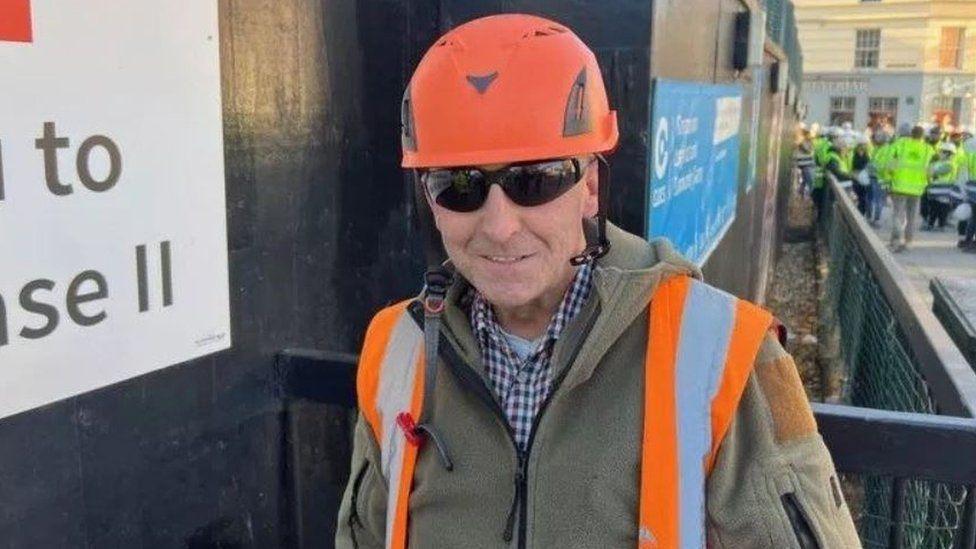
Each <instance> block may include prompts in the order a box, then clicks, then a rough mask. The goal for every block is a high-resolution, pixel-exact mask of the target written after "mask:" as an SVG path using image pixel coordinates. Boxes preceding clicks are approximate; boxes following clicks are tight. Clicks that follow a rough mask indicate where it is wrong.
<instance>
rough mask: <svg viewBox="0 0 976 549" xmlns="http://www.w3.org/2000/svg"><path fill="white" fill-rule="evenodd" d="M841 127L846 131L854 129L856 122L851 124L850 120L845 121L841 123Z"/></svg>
mask: <svg viewBox="0 0 976 549" xmlns="http://www.w3.org/2000/svg"><path fill="white" fill-rule="evenodd" d="M840 127H841V128H843V130H844V131H845V132H850V131H854V124H851V123H850V122H844V123H843V124H841V125H840Z"/></svg>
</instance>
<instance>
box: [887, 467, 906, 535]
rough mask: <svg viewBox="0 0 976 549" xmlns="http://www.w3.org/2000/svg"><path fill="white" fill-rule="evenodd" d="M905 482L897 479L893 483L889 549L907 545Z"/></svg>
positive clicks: (901, 478) (902, 479)
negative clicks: (904, 522)
mask: <svg viewBox="0 0 976 549" xmlns="http://www.w3.org/2000/svg"><path fill="white" fill-rule="evenodd" d="M905 482H907V481H906V480H905V479H904V478H903V477H896V478H895V479H894V480H893V481H892V483H891V517H890V518H891V527H890V529H889V530H888V547H889V549H901V548H902V547H903V546H904V543H905V529H904V527H903V526H904V525H903V524H902V522H903V521H904V520H905Z"/></svg>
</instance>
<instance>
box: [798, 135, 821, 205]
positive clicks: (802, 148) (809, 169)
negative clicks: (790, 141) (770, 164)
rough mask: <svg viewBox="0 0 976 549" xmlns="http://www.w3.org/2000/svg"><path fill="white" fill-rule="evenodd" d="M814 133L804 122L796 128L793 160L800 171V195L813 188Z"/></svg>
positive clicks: (805, 194) (804, 194)
mask: <svg viewBox="0 0 976 549" xmlns="http://www.w3.org/2000/svg"><path fill="white" fill-rule="evenodd" d="M815 138H816V135H815V134H813V132H812V131H811V130H809V129H807V127H806V125H805V124H801V126H800V127H799V128H797V133H796V140H795V143H794V145H795V147H794V149H793V162H794V165H795V166H796V168H797V169H798V170H799V171H800V195H801V196H807V194H808V193H809V192H810V190H811V189H812V188H813V181H814V166H815V165H816V164H815V163H814V160H813V140H814V139H815Z"/></svg>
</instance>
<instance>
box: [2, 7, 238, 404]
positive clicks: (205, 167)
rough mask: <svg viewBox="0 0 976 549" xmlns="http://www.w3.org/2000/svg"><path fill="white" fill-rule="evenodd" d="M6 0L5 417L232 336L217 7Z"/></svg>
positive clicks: (214, 347)
mask: <svg viewBox="0 0 976 549" xmlns="http://www.w3.org/2000/svg"><path fill="white" fill-rule="evenodd" d="M10 5H17V6H18V7H17V8H15V9H11V8H3V7H2V6H0V17H3V16H4V15H5V14H4V9H8V10H10V11H9V13H7V14H6V15H8V16H11V17H12V16H16V17H17V18H18V22H17V23H16V25H20V22H19V20H20V18H23V23H24V25H25V26H23V27H21V28H20V29H19V30H18V29H14V30H13V31H10V32H8V34H7V35H6V36H4V35H3V33H0V68H2V69H0V70H2V74H3V76H2V77H0V78H2V85H0V417H4V416H8V415H11V414H14V413H17V412H20V411H24V410H28V409H30V408H34V407H37V406H40V405H43V404H46V403H49V402H53V401H55V400H59V399H62V398H65V397H68V396H71V395H75V394H78V393H82V392H85V391H89V390H91V389H95V388H98V387H102V386H105V385H108V384H111V383H115V382H118V381H121V380H124V379H127V378H130V377H133V376H136V375H139V374H143V373H146V372H149V371H151V370H154V369H158V368H163V367H166V366H169V365H172V364H176V363H179V362H184V361H186V360H189V359H192V358H195V357H199V356H202V355H205V354H208V353H212V352H215V351H219V350H221V349H226V348H228V347H229V346H230V344H231V338H230V313H229V304H228V281H227V229H226V221H225V219H226V211H225V206H224V166H223V157H224V151H223V130H222V121H221V102H220V62H219V50H218V44H219V41H218V35H217V3H216V2H213V1H198V0H159V1H157V2H152V3H151V4H147V3H145V2H133V1H131V0H101V1H99V2H91V1H87V0H30V1H29V0H13V1H12V4H10ZM21 7H23V8H25V9H20V8H21ZM11 14H14V15H11ZM8 21H9V19H8ZM26 25H29V27H27V26H26ZM8 28H13V26H9V25H8ZM25 30H27V31H29V32H24V31H25Z"/></svg>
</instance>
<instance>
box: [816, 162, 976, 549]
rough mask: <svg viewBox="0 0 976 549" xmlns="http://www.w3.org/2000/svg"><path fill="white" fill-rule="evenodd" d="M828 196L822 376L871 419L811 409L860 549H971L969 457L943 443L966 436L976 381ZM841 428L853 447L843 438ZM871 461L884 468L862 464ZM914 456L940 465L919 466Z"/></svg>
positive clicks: (840, 196) (850, 210) (866, 231)
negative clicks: (841, 478)
mask: <svg viewBox="0 0 976 549" xmlns="http://www.w3.org/2000/svg"><path fill="white" fill-rule="evenodd" d="M827 197H828V204H827V205H826V207H827V210H826V211H825V216H824V218H823V221H822V223H821V226H820V228H821V235H822V236H823V237H824V238H825V240H826V248H827V252H828V254H829V258H828V268H829V274H828V276H827V279H826V292H825V297H824V299H823V302H822V304H821V319H820V322H821V334H822V340H823V343H824V349H825V353H824V354H825V355H826V358H825V360H824V363H825V368H823V371H824V372H825V377H827V378H828V379H833V380H835V381H836V382H837V383H838V384H839V385H840V387H839V388H840V394H841V397H842V398H841V400H842V402H844V403H845V404H848V405H851V406H854V407H861V408H863V409H871V410H860V411H858V410H857V409H856V408H850V407H846V408H844V407H842V408H823V407H818V408H817V410H818V412H819V413H820V414H821V415H823V414H827V412H828V411H829V412H830V414H827V415H824V416H823V417H821V431H822V433H823V434H824V438H825V440H826V441H827V444H828V447H830V449H831V453H832V454H833V456H834V458H835V460H836V461H837V464H838V469H839V470H840V471H842V472H845V473H850V476H848V478H847V481H848V482H847V485H846V487H847V489H848V492H849V494H848V497H849V499H853V500H855V503H856V505H855V506H854V507H855V508H857V509H858V511H857V512H856V517H855V518H856V520H857V522H858V529H859V533H860V535H861V539H862V542H863V543H864V546H865V547H892V548H902V547H913V548H915V547H917V548H925V549H928V548H943V547H944V548H955V547H965V548H966V549H972V548H973V543H974V542H973V536H974V529H976V520H974V511H976V508H974V503H976V502H974V497H976V491H974V488H976V475H973V474H972V472H971V471H969V469H971V463H969V462H971V461H973V456H974V455H976V454H972V453H968V454H967V453H964V452H963V451H962V450H963V447H962V446H954V443H955V441H954V440H953V437H955V436H957V435H958V433H959V432H961V431H958V430H954V429H956V428H962V429H963V431H964V430H965V429H966V428H968V429H976V420H974V419H971V418H973V417H974V411H976V374H974V373H973V371H972V369H970V367H969V365H968V364H967V363H966V360H965V358H964V357H963V356H962V354H961V353H960V352H959V350H958V348H957V347H956V346H955V344H954V343H953V342H952V341H951V339H950V338H949V336H948V334H947V333H946V331H945V330H944V329H943V328H942V326H941V325H940V324H939V322H938V320H937V319H936V318H935V316H934V314H933V313H932V312H931V311H929V310H928V309H927V308H926V306H925V304H924V302H923V301H922V298H921V296H919V295H918V294H917V293H916V291H915V290H914V288H913V286H912V285H911V283H910V282H909V280H908V278H907V276H906V275H905V274H904V272H903V271H902V269H901V268H900V267H899V266H898V265H897V263H896V261H895V260H894V258H893V257H892V256H891V254H890V253H889V252H888V250H887V248H886V247H885V246H884V243H883V242H882V241H881V239H879V238H878V237H877V235H875V233H874V231H873V230H872V229H871V227H870V226H869V225H868V224H867V222H866V221H865V220H864V219H863V218H862V216H861V215H860V214H859V213H858V211H857V209H856V208H855V206H854V204H853V202H852V200H851V198H850V196H849V195H848V194H847V192H846V191H844V190H843V189H842V188H841V187H840V186H839V185H838V184H837V182H836V181H835V180H833V179H831V180H830V183H829V192H828V193H827ZM825 385H830V383H825ZM948 416H958V417H948ZM963 418H966V419H963ZM960 422H961V423H960ZM920 424H924V425H925V426H926V429H921V430H919V429H917V426H918V425H920ZM864 425H867V426H869V427H868V428H865V429H863V432H860V431H859V430H858V429H856V427H857V426H864ZM848 429H849V430H850V431H851V432H857V433H860V434H859V436H858V437H856V438H850V436H849V434H848V433H847V430H848ZM903 441H912V442H913V443H915V444H916V445H914V446H904V445H903V444H902V442H903ZM872 452H874V453H876V454H878V455H880V454H884V456H885V457H884V460H879V459H864V456H872V455H874V454H873V453H872ZM922 453H924V454H926V455H927V456H928V457H929V458H931V459H933V460H935V461H937V462H938V463H940V466H939V467H934V468H928V469H926V468H923V467H920V466H919V463H920V462H919V459H920V458H919V456H918V455H917V454H922Z"/></svg>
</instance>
